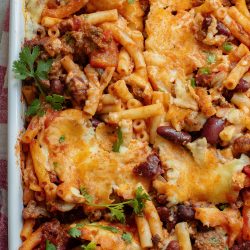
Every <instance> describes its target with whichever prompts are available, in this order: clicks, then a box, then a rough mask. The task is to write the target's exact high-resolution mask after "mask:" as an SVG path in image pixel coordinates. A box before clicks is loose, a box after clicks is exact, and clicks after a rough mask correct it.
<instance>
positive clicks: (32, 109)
mask: <svg viewBox="0 0 250 250" xmlns="http://www.w3.org/2000/svg"><path fill="white" fill-rule="evenodd" d="M25 114H26V115H27V116H34V115H38V116H43V115H44V114H45V110H44V108H43V106H42V104H41V102H40V101H39V99H35V100H34V101H33V102H32V103H31V105H30V106H29V107H28V109H27V111H26V112H25Z"/></svg>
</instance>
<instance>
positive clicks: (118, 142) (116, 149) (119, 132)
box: [113, 127, 123, 152]
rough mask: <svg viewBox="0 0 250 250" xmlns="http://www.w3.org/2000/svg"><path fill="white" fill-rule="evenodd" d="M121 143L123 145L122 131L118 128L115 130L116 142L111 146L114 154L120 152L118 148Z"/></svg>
mask: <svg viewBox="0 0 250 250" xmlns="http://www.w3.org/2000/svg"><path fill="white" fill-rule="evenodd" d="M122 143H123V138H122V130H121V128H120V127H119V128H118V130H117V140H116V142H115V143H114V145H113V151H114V152H120V147H121V145H122Z"/></svg>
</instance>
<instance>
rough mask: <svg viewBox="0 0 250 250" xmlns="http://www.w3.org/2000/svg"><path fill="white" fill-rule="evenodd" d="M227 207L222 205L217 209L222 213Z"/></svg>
mask: <svg viewBox="0 0 250 250" xmlns="http://www.w3.org/2000/svg"><path fill="white" fill-rule="evenodd" d="M227 207H228V204H222V205H220V206H219V209H220V210H221V211H223V210H224V209H225V208H227Z"/></svg>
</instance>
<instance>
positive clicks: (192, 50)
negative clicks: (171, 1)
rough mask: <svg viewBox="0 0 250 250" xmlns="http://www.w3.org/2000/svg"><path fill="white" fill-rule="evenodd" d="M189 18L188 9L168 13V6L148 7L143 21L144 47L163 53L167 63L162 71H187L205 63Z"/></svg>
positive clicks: (190, 15)
mask: <svg viewBox="0 0 250 250" xmlns="http://www.w3.org/2000/svg"><path fill="white" fill-rule="evenodd" d="M193 21H194V17H193V14H191V13H190V12H185V11H180V12H178V14H177V15H172V14H171V9H168V8H167V9H162V8H151V11H150V13H149V16H148V19H147V21H146V32H147V35H148V38H147V40H146V50H147V51H151V52H155V53H158V54H159V55H164V56H165V57H166V59H167V62H168V63H167V65H165V68H166V70H168V71H170V70H174V69H177V70H178V72H182V71H183V70H184V73H186V74H189V73H192V72H193V70H195V69H196V68H197V67H201V66H202V65H204V64H205V63H206V62H205V55H204V53H203V52H202V50H201V45H200V44H199V43H198V42H197V40H196V39H195V37H194V32H193V30H192V24H193ZM147 66H150V65H147Z"/></svg>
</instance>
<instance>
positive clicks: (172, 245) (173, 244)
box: [166, 240, 180, 250]
mask: <svg viewBox="0 0 250 250" xmlns="http://www.w3.org/2000/svg"><path fill="white" fill-rule="evenodd" d="M179 249H180V246H179V243H178V242H177V241H176V240H172V241H170V242H169V244H168V247H167V249H166V250H179Z"/></svg>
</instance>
